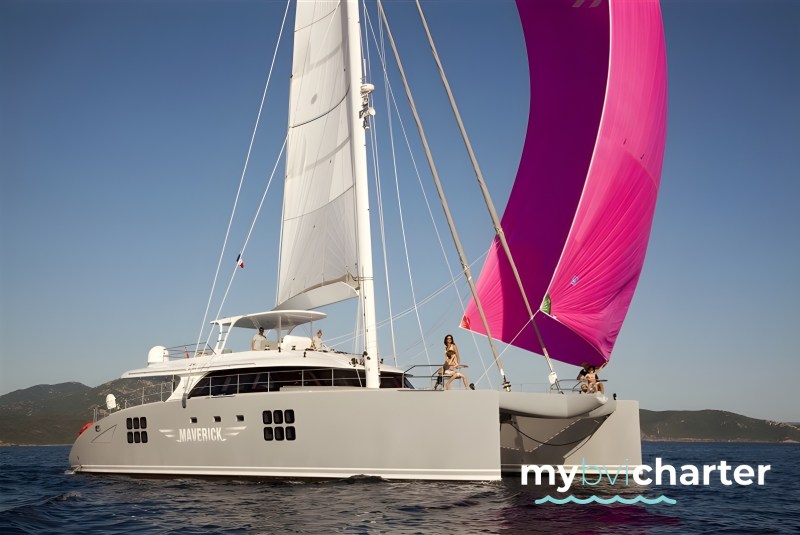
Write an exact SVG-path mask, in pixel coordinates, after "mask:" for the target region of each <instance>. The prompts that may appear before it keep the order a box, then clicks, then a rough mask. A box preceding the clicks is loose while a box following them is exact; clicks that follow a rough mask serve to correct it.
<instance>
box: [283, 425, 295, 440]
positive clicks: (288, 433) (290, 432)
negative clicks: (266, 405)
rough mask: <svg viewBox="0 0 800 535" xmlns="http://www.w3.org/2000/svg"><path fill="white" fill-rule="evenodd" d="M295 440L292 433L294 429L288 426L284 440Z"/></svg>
mask: <svg viewBox="0 0 800 535" xmlns="http://www.w3.org/2000/svg"><path fill="white" fill-rule="evenodd" d="M296 438H297V434H296V433H295V431H294V427H292V426H289V427H287V428H286V440H294V439H296Z"/></svg>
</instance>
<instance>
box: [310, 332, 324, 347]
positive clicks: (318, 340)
mask: <svg viewBox="0 0 800 535" xmlns="http://www.w3.org/2000/svg"><path fill="white" fill-rule="evenodd" d="M324 348H325V344H323V343H322V329H320V330H318V331H317V335H316V336H315V337H314V338H312V339H311V347H310V349H313V350H314V351H322V350H323V349H324Z"/></svg>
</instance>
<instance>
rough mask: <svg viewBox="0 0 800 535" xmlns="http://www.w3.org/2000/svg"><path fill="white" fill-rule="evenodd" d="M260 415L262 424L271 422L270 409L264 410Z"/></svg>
mask: <svg viewBox="0 0 800 535" xmlns="http://www.w3.org/2000/svg"><path fill="white" fill-rule="evenodd" d="M262 417H263V418H264V424H265V425H270V424H272V411H264V413H263V414H262Z"/></svg>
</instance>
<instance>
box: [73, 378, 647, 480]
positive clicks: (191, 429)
mask: <svg viewBox="0 0 800 535" xmlns="http://www.w3.org/2000/svg"><path fill="white" fill-rule="evenodd" d="M531 396H533V397H532V398H531V400H532V401H535V400H536V399H541V398H540V396H547V397H554V396H550V395H547V394H531ZM501 397H502V394H501V393H498V392H494V391H446V392H442V391H429V390H388V389H387V390H383V389H381V390H367V389H338V388H327V389H324V388H323V389H302V390H285V391H280V392H269V393H258V394H252V393H251V394H247V395H241V396H217V397H210V398H192V399H189V400H187V402H186V406H185V407H184V406H183V404H182V402H181V401H180V400H172V401H166V402H161V403H152V404H147V405H141V406H138V407H132V408H128V409H125V410H121V411H118V412H115V413H113V414H111V415H110V416H108V417H107V418H104V419H102V420H100V421H98V422H96V423H95V424H94V425H93V426H92V427H90V428H88V429H87V430H86V431H84V432H83V433H82V434H81V436H80V437H78V440H77V441H76V442H75V444H74V446H73V448H72V451H71V452H70V464H71V465H72V466H73V468H74V469H75V471H77V472H95V473H126V474H140V475H190V476H225V477H276V478H343V477H351V476H356V475H365V476H377V477H382V478H385V479H423V480H424V479H428V480H469V481H492V480H498V479H500V477H501V472H504V471H507V472H513V471H519V468H520V465H522V464H553V465H556V464H572V463H575V464H580V462H576V459H578V458H579V457H581V456H583V455H585V456H586V459H587V462H592V463H605V464H607V465H608V466H612V465H614V466H616V465H619V464H624V462H625V457H620V456H619V455H615V454H614V452H625V456H626V457H627V459H629V460H630V463H631V464H640V463H641V449H640V446H639V434H638V428H639V426H638V423H639V422H638V406H637V407H636V410H635V411H633V412H631V411H630V410H628V409H629V407H628V408H625V407H627V405H625V404H622V407H623V408H625V410H624V411H622V412H624V413H625V414H620V415H618V414H617V412H619V408H618V409H617V411H615V413H614V414H612V416H611V417H609V416H600V417H595V418H592V417H589V415H588V414H587V415H586V417H583V418H581V417H577V418H537V417H532V416H522V415H520V414H519V413H518V414H515V415H510V414H509V413H507V412H503V410H502V409H501V408H500V407H501V403H500V399H501ZM558 397H561V396H558ZM634 405H635V403H634ZM617 416H620V417H619V418H616V417H617ZM631 416H635V421H631V422H626V421H625V420H626V418H630V417H631ZM498 420H499V421H498ZM609 424H610V427H611V428H610V430H609V431H606V426H608V425H609ZM634 427H635V433H634V432H633V431H634ZM620 428H625V429H627V430H628V431H630V433H628V435H630V436H627V435H626V436H624V437H622V436H620V434H619V429H620ZM498 429H499V432H498ZM528 437H531V438H528ZM622 439H624V440H625V444H623V443H622ZM536 440H544V441H547V440H549V441H550V442H551V443H552V444H550V445H547V446H543V445H541V444H538V442H536ZM572 441H575V443H574V444H572V445H569V446H566V445H561V444H562V443H563V442H572ZM629 441H630V444H628V443H627V442H629ZM637 451H638V457H637V456H636V452H637ZM607 454H608V455H607ZM609 455H610V456H609Z"/></svg>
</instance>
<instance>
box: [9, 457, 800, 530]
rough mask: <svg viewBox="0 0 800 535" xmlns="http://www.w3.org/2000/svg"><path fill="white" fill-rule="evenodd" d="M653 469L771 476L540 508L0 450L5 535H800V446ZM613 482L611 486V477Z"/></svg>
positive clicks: (494, 498)
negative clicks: (89, 467) (118, 469)
mask: <svg viewBox="0 0 800 535" xmlns="http://www.w3.org/2000/svg"><path fill="white" fill-rule="evenodd" d="M643 450H644V462H645V464H649V465H651V466H652V465H654V464H655V458H656V457H660V458H661V459H662V464H670V465H673V466H675V467H676V468H679V467H680V466H681V465H684V464H694V465H704V464H718V463H719V461H721V460H726V461H727V462H728V463H729V464H731V465H740V464H748V465H751V466H757V465H760V464H762V465H763V464H769V465H770V466H771V468H770V470H769V471H768V472H767V473H766V477H765V484H764V485H763V486H757V485H750V486H739V485H731V486H725V485H723V484H721V483H720V480H719V477H718V476H717V477H715V478H713V480H712V484H711V485H709V486H696V487H686V486H680V485H677V486H668V485H666V486H665V485H662V486H655V485H652V486H648V487H646V488H644V489H643V488H633V487H622V486H621V484H622V480H617V481H616V482H615V484H614V485H608V483H607V482H606V483H605V484H600V485H598V486H596V487H589V486H587V485H580V484H578V483H577V482H576V483H575V484H573V487H572V489H571V490H572V491H574V492H573V494H575V495H576V496H579V497H582V498H586V497H588V496H591V495H593V494H595V495H602V496H605V497H611V496H614V495H620V496H624V497H631V496H635V495H637V494H643V495H644V496H646V497H648V498H655V497H658V496H661V495H664V496H667V497H669V498H670V499H673V500H675V502H676V503H675V505H667V504H664V503H660V504H657V505H646V504H641V503H638V504H634V505H626V504H621V503H614V504H609V505H603V504H598V503H590V504H585V505H582V504H575V503H568V504H565V505H557V504H552V503H548V504H542V505H537V504H536V503H535V502H536V500H537V499H540V498H542V497H544V496H546V495H551V496H553V497H559V498H564V497H565V496H566V495H565V494H559V493H557V492H556V489H555V488H554V487H547V486H540V487H536V486H532V485H528V486H523V485H522V484H521V482H520V478H519V477H509V478H504V479H503V481H501V482H495V483H444V482H420V481H414V482H387V481H381V480H377V479H371V478H361V479H359V478H354V479H348V480H339V481H290V482H286V481H249V480H246V481H242V480H220V479H213V480H206V479H190V478H185V479H143V478H131V477H127V476H98V475H86V474H71V473H69V471H68V466H67V455H68V452H69V447H67V446H51V447H46V446H37V447H4V448H0V533H2V534H9V533H131V532H138V533H215V532H216V533H222V532H225V533H275V532H295V533H331V532H349V533H441V532H459V533H599V532H602V533H631V534H660V533H710V532H713V533H800V492H799V491H800V466H798V461H800V445H798V444H731V443H666V442H659V443H645V444H644V445H643ZM612 475H613V474H612Z"/></svg>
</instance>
